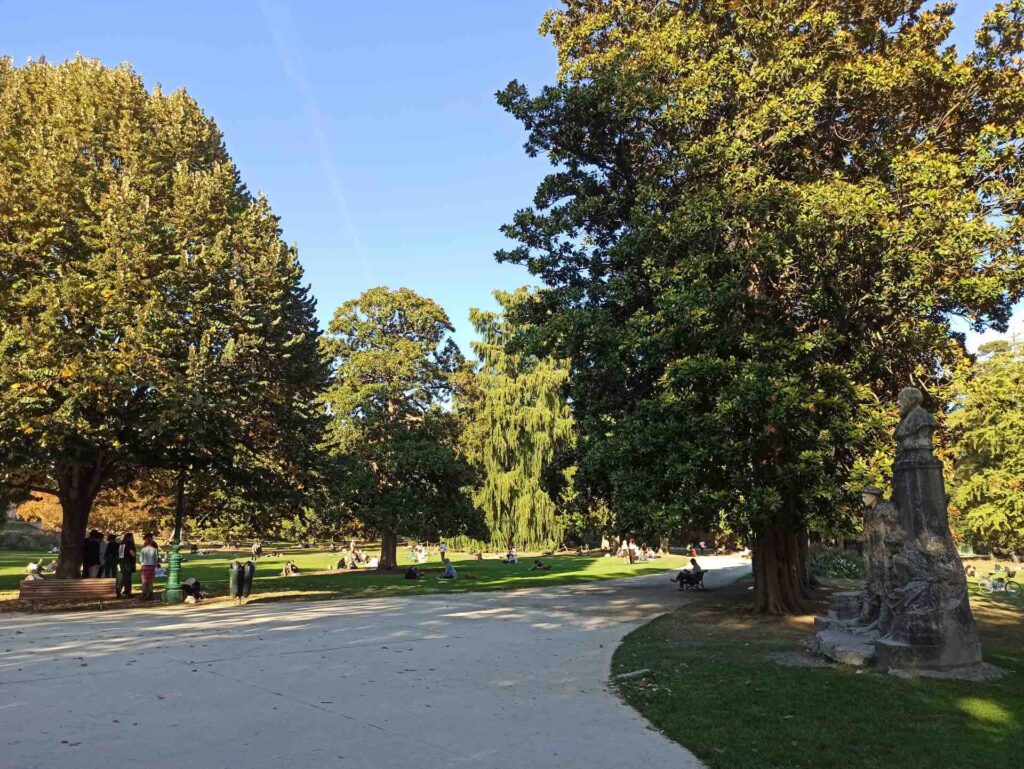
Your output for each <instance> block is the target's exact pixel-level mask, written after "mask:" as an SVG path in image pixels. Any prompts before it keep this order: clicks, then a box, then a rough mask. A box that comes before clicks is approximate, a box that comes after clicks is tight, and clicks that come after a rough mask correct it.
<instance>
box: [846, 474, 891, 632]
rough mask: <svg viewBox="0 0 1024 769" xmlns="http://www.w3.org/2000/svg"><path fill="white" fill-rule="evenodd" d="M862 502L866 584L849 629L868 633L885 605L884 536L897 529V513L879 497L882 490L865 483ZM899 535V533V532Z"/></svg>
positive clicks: (887, 557)
mask: <svg viewBox="0 0 1024 769" xmlns="http://www.w3.org/2000/svg"><path fill="white" fill-rule="evenodd" d="M860 495H861V501H862V502H863V503H864V538H863V547H864V560H865V561H866V562H867V583H866V584H865V586H864V593H863V598H862V602H861V608H860V613H859V615H858V617H857V619H856V620H854V621H852V622H849V623H848V625H849V627H850V628H851V629H856V630H858V632H870V631H873V630H876V629H878V625H879V619H880V617H881V615H882V607H883V606H884V604H885V582H886V574H887V573H888V571H889V568H890V564H891V561H892V556H891V554H890V551H889V548H888V547H887V546H886V539H887V538H891V537H892V535H893V532H894V531H899V525H900V524H899V512H898V511H897V510H896V507H895V505H893V503H892V502H889V501H887V500H885V499H883V497H882V490H881V489H879V488H877V487H874V486H868V487H867V488H865V489H862V490H861V493H860ZM900 534H901V532H900Z"/></svg>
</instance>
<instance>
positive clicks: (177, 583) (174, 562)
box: [163, 471, 185, 603]
mask: <svg viewBox="0 0 1024 769" xmlns="http://www.w3.org/2000/svg"><path fill="white" fill-rule="evenodd" d="M175 497H176V499H175V505H174V537H173V538H172V539H171V556H170V558H168V559H167V587H165V588H164V594H163V600H164V603H181V601H182V596H181V522H182V519H183V518H184V517H185V516H184V510H185V473H184V471H182V472H180V473H178V488H177V494H176V495H175Z"/></svg>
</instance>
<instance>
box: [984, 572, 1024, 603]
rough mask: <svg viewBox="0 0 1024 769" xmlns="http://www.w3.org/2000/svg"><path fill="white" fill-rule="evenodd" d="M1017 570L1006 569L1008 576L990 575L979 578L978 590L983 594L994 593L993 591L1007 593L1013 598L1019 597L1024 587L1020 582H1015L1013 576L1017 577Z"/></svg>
mask: <svg viewBox="0 0 1024 769" xmlns="http://www.w3.org/2000/svg"><path fill="white" fill-rule="evenodd" d="M1016 576H1017V572H1016V571H1011V570H1009V569H1007V570H1006V577H1005V578H1003V577H997V576H995V575H990V576H988V577H987V578H985V579H979V580H978V592H980V593H981V594H982V595H992V594H993V593H1006V594H1007V595H1008V596H1011V597H1013V598H1019V597H1020V594H1021V592H1024V589H1022V588H1021V586H1020V583H1019V582H1014V581H1013V579H1012V577H1016Z"/></svg>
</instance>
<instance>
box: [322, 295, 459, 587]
mask: <svg viewBox="0 0 1024 769" xmlns="http://www.w3.org/2000/svg"><path fill="white" fill-rule="evenodd" d="M451 332H452V325H451V322H450V321H449V320H448V316H447V314H446V313H445V311H444V310H443V309H442V308H441V307H440V306H439V305H438V304H437V303H436V302H434V301H433V300H430V299H427V298H424V297H422V296H420V295H418V294H417V293H415V292H414V291H410V290H409V289H407V288H400V289H396V290H391V289H388V288H386V287H379V288H373V289H370V290H368V291H365V292H364V293H363V294H362V295H361V296H360V297H359V298H358V299H354V300H352V301H349V302H346V303H345V304H343V305H342V306H341V307H339V308H338V310H337V311H336V312H335V314H334V317H333V319H332V320H331V322H330V324H329V326H328V333H327V335H326V336H325V337H324V340H323V352H324V355H325V358H326V359H327V360H328V361H330V363H331V365H332V366H333V367H334V373H335V378H334V382H333V384H332V385H331V387H330V388H329V389H328V392H327V395H326V402H327V405H328V407H329V410H330V414H331V424H330V427H329V433H328V445H329V446H330V448H331V449H332V450H333V452H334V454H335V456H336V457H337V458H338V459H339V460H340V461H341V462H342V464H343V465H344V466H345V468H346V470H347V473H346V476H345V479H344V482H343V483H342V484H340V486H341V487H342V498H343V501H344V504H345V505H346V506H348V507H350V508H351V509H353V510H354V511H355V513H356V515H357V516H358V517H359V519H360V520H362V521H363V522H364V523H365V524H366V525H367V526H368V527H370V528H372V529H373V530H375V531H376V532H378V533H379V534H380V536H381V541H382V544H381V557H380V563H379V568H380V569H382V570H385V569H393V568H394V567H395V566H396V565H397V545H398V537H400V536H407V537H416V538H431V537H435V536H458V535H463V534H475V533H478V531H477V528H478V518H479V516H478V515H477V513H476V511H475V509H474V508H473V506H472V503H471V501H470V499H469V495H468V489H469V487H470V486H471V484H472V481H473V473H472V469H471V468H470V466H469V464H468V463H467V462H466V461H465V460H464V459H463V458H462V457H461V456H459V454H458V452H457V448H458V439H459V427H460V420H459V418H458V417H457V416H456V415H455V414H453V413H452V412H451V410H450V409H449V408H448V406H449V404H450V403H451V399H452V397H453V395H454V394H455V391H454V387H455V381H456V378H457V375H458V374H459V372H460V371H461V370H462V368H463V359H462V354H461V353H460V352H459V349H458V347H457V346H456V344H455V342H454V341H453V340H452V339H451V337H450V334H451Z"/></svg>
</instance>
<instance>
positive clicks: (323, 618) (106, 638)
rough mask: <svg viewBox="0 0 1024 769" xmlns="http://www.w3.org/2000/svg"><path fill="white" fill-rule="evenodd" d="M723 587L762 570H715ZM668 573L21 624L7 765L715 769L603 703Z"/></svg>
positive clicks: (669, 605) (1, 713) (674, 602)
mask: <svg viewBox="0 0 1024 769" xmlns="http://www.w3.org/2000/svg"><path fill="white" fill-rule="evenodd" d="M702 561H704V562H705V564H704V565H705V568H711V569H713V570H714V571H712V572H711V573H710V574H709V575H708V577H707V579H706V581H707V583H708V586H709V587H712V588H713V587H715V586H720V585H722V584H724V583H726V582H728V581H731V580H732V579H734V578H736V577H738V576H739V575H740V574H742V573H744V572H746V571H748V570H749V567H747V566H744V565H740V564H741V563H742V562H740V561H739V560H738V559H731V560H730V559H724V558H719V559H715V558H705V559H702ZM667 576H668V575H667V574H665V575H655V576H651V577H637V578H633V579H625V580H615V581H608V582H597V583H590V584H585V585H573V586H562V587H554V588H531V589H527V590H519V591H515V592H505V593H465V594H453V595H447V596H419V597H414V598H387V599H359V600H338V601H323V602H312V603H267V604H259V603H257V604H252V605H250V606H247V607H231V608H223V609H208V610H201V611H199V610H192V611H180V612H157V611H154V612H145V611H123V610H122V611H107V612H103V613H99V614H97V613H69V614H47V615H17V616H12V615H8V616H5V617H4V619H3V623H2V629H0V750H2V754H0V766H3V767H11V769H44V768H45V769H52V767H54V766H68V767H75V769H94V768H95V769H100V768H102V769H109V767H111V766H120V765H123V764H127V763H133V764H134V763H138V764H139V765H140V766H143V767H146V769H165V768H166V769H170V768H171V767H173V768H174V769H181V768H182V767H188V768H189V769H221V768H222V767H223V769H286V768H287V767H295V768H296V769H307V768H310V769H311V768H313V767H315V768H316V769H324V768H326V767H367V766H372V767H374V769H392V768H394V769H398V768H401V769H410V767H416V768H417V769H433V768H435V767H437V768H440V767H460V766H472V767H498V766H510V765H515V766H524V767H529V769H546V768H547V767H558V768H559V769H574V768H575V767H587V768H588V769H601V768H602V767H609V768H611V767H615V769H620V768H621V767H624V766H642V767H645V769H661V768H662V767H664V768H665V769H669V768H670V767H671V769H687V768H688V767H698V766H700V764H699V762H697V760H696V759H695V758H694V757H693V756H692V755H690V754H689V753H688V752H687V751H685V750H684V749H683V748H681V747H679V746H678V745H677V744H675V743H673V742H671V741H669V740H668V739H666V738H665V737H663V736H662V735H661V734H659V733H657V732H655V731H653V730H651V729H649V728H647V726H646V724H645V722H644V721H643V720H642V719H641V718H640V717H639V716H638V715H637V714H636V713H635V712H634V711H633V710H632V709H631V708H629V707H627V706H626V705H624V704H622V703H621V702H620V701H619V700H618V699H617V698H616V697H615V696H614V695H613V694H611V693H609V692H608V691H607V690H606V686H605V685H606V681H607V676H608V670H609V661H610V658H611V655H612V652H613V651H614V650H615V647H616V646H617V644H618V641H619V639H621V638H622V636H623V635H625V634H626V633H627V632H629V631H630V630H632V629H633V628H634V627H636V626H638V625H640V624H642V623H643V622H644V621H647V620H649V619H651V618H653V617H655V616H657V615H658V614H661V613H663V612H665V611H668V610H671V609H673V608H675V607H676V606H679V605H681V604H682V603H684V602H686V601H688V600H699V598H697V597H695V596H693V595H692V594H690V593H686V592H683V591H680V590H677V589H676V588H675V585H672V584H670V583H669V582H668V581H667Z"/></svg>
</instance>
